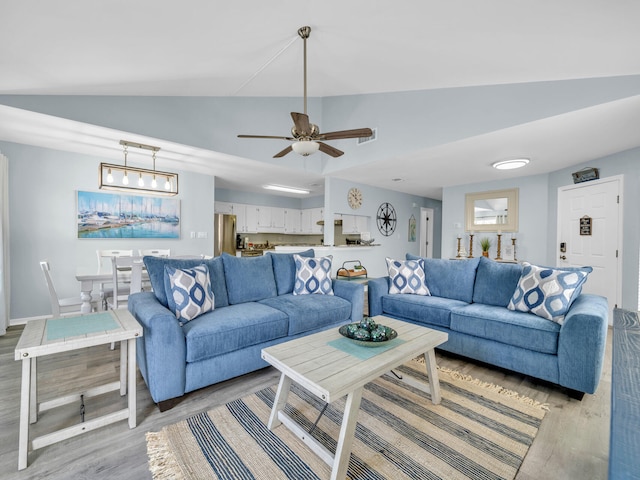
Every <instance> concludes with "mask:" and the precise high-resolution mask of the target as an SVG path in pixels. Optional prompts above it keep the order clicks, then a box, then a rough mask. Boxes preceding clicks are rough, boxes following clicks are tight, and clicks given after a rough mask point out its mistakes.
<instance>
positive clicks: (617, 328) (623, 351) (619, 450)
mask: <svg viewBox="0 0 640 480" xmlns="http://www.w3.org/2000/svg"><path fill="white" fill-rule="evenodd" d="M619 479H625V480H632V479H640V321H639V320H638V312H630V311H627V310H622V309H619V308H616V309H615V310H614V312H613V355H612V372H611V438H610V442H609V480H619Z"/></svg>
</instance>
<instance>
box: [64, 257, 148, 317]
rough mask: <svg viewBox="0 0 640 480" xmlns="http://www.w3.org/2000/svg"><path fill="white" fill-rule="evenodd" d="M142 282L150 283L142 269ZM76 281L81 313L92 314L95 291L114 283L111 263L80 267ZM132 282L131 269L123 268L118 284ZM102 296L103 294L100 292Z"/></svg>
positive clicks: (119, 273) (145, 271) (77, 270)
mask: <svg viewBox="0 0 640 480" xmlns="http://www.w3.org/2000/svg"><path fill="white" fill-rule="evenodd" d="M141 277H142V282H143V283H144V282H148V281H149V274H148V273H147V270H146V269H145V268H142V275H141ZM76 280H78V281H79V282H80V299H81V300H82V305H81V306H80V312H81V313H91V311H92V305H91V299H92V294H93V292H94V290H95V289H96V285H98V287H97V288H100V286H101V285H103V284H105V283H112V282H113V270H112V266H111V262H104V263H103V264H102V265H100V266H99V267H96V266H93V267H88V266H80V267H78V268H77V269H76ZM130 281H131V268H123V269H122V271H119V272H118V282H130ZM100 293H101V294H102V292H100Z"/></svg>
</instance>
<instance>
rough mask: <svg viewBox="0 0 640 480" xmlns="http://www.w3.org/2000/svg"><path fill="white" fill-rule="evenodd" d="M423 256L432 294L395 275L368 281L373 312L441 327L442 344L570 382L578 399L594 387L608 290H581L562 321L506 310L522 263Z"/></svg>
mask: <svg viewBox="0 0 640 480" xmlns="http://www.w3.org/2000/svg"><path fill="white" fill-rule="evenodd" d="M419 258H420V257H416V256H413V255H409V254H408V255H407V260H416V259H419ZM424 262H425V268H424V271H425V283H426V285H427V287H428V288H429V290H430V293H431V296H422V295H407V294H389V282H390V279H389V277H383V278H377V279H374V280H369V283H368V285H369V286H368V289H369V314H370V315H371V316H374V315H386V316H389V317H393V318H397V319H400V320H405V321H408V322H412V323H416V324H420V325H424V326H427V327H429V328H434V329H437V330H443V331H445V332H447V333H448V334H449V340H448V341H447V342H446V343H444V344H442V345H441V346H440V347H439V348H440V349H442V350H445V351H448V352H452V353H455V354H459V355H462V356H464V357H468V358H472V359H475V360H479V361H482V362H486V363H489V364H492V365H496V366H499V367H502V368H505V369H508V370H512V371H515V372H520V373H523V374H525V375H529V376H531V377H535V378H539V379H542V380H546V381H549V382H552V383H555V384H558V385H561V386H563V387H567V388H568V389H569V393H570V394H571V396H573V397H575V398H582V395H584V393H594V392H595V391H596V388H597V387H598V383H599V381H600V374H601V373H602V365H603V360H604V351H605V344H606V337H607V325H608V323H607V317H608V306H607V301H606V299H605V298H604V297H600V296H597V295H589V294H580V295H579V296H578V297H577V298H576V299H575V301H574V302H573V303H572V304H571V307H570V309H569V310H568V312H567V314H566V315H565V317H564V322H563V323H562V324H560V323H557V322H553V321H550V320H547V319H546V318H541V317H539V316H537V315H534V314H532V313H525V312H520V311H512V310H509V309H507V305H508V304H509V301H510V299H511V297H512V295H513V294H514V291H515V290H516V286H517V285H518V281H519V279H520V275H521V273H522V270H523V267H522V265H519V264H508V263H499V262H495V261H492V260H489V259H487V258H484V257H480V258H474V259H470V260H444V259H424Z"/></svg>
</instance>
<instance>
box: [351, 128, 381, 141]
mask: <svg viewBox="0 0 640 480" xmlns="http://www.w3.org/2000/svg"><path fill="white" fill-rule="evenodd" d="M371 131H372V132H373V133H372V134H371V136H370V137H358V138H356V141H357V142H358V145H363V144H365V143H369V142H373V141H374V140H375V139H376V138H378V129H377V128H372V129H371Z"/></svg>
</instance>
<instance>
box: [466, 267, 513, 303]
mask: <svg viewBox="0 0 640 480" xmlns="http://www.w3.org/2000/svg"><path fill="white" fill-rule="evenodd" d="M521 273H522V265H519V264H517V263H500V262H495V261H493V260H489V259H488V258H485V257H480V263H479V264H478V270H477V272H476V283H475V286H474V287H473V302H474V303H483V304H485V305H495V306H497V307H505V308H506V307H507V305H509V301H510V300H511V297H512V296H513V292H514V291H515V289H516V286H517V285H518V280H519V279H520V274H521Z"/></svg>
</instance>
